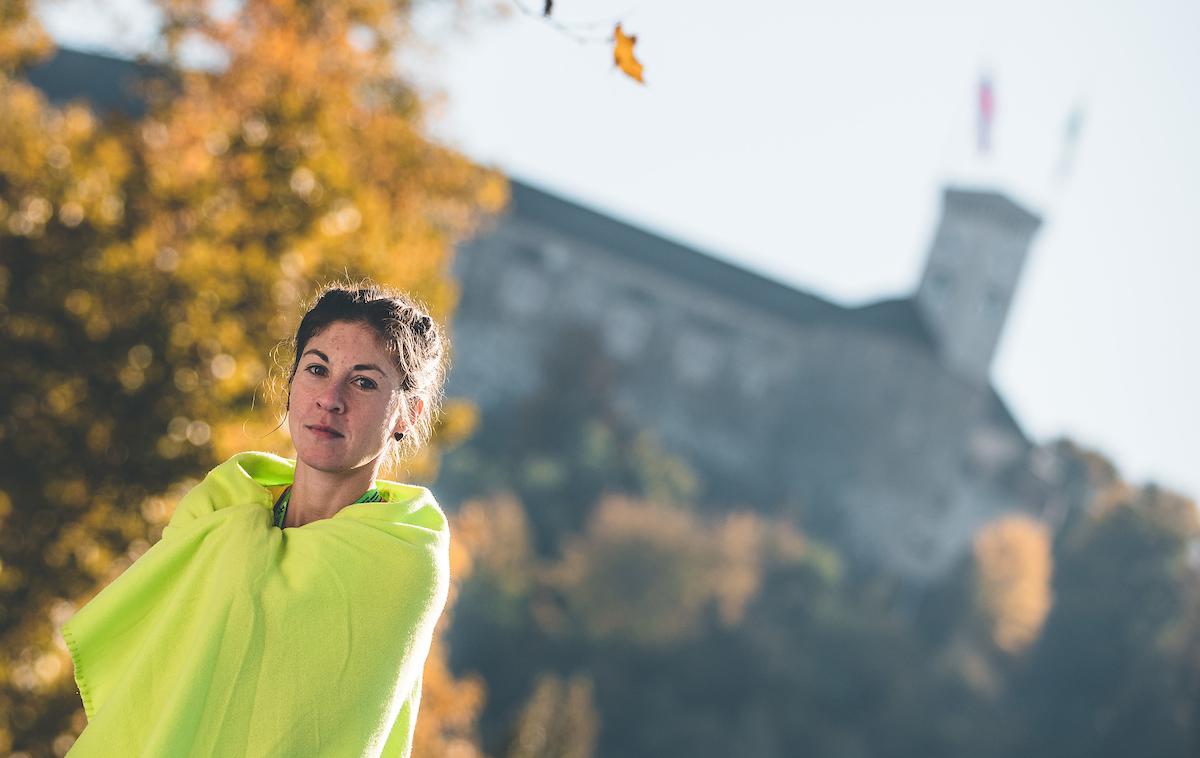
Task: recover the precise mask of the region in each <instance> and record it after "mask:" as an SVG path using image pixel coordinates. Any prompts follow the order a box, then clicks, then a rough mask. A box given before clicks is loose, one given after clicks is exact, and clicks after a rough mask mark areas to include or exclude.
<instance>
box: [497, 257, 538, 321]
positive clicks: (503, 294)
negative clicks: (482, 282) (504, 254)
mask: <svg viewBox="0 0 1200 758" xmlns="http://www.w3.org/2000/svg"><path fill="white" fill-rule="evenodd" d="M549 294H550V286H549V284H548V283H547V282H546V280H545V278H544V277H542V276H541V275H540V274H539V273H538V272H537V271H535V270H532V269H530V268H529V267H527V266H520V265H516V266H510V267H509V268H508V270H507V271H505V272H504V275H503V276H502V277H501V278H500V302H501V304H502V305H503V306H504V308H505V310H507V311H509V312H510V313H515V314H518V315H521V316H529V315H532V314H534V313H537V312H539V311H541V310H542V308H543V307H545V305H546V300H547V297H548V296H549Z"/></svg>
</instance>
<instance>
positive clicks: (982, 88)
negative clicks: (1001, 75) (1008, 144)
mask: <svg viewBox="0 0 1200 758" xmlns="http://www.w3.org/2000/svg"><path fill="white" fill-rule="evenodd" d="M995 110H996V97H995V93H994V92H993V91H992V79H991V77H990V76H988V75H987V74H986V73H985V74H983V75H981V76H980V77H979V123H978V140H979V142H978V146H979V154H980V155H983V154H985V153H987V152H990V150H991V143H992V117H993V116H994V115H995Z"/></svg>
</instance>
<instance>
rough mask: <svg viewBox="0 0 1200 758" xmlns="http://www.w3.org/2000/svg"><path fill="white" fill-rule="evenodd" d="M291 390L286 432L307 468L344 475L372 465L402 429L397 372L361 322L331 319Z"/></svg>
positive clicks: (314, 342)
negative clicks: (394, 433)
mask: <svg viewBox="0 0 1200 758" xmlns="http://www.w3.org/2000/svg"><path fill="white" fill-rule="evenodd" d="M291 392H292V394H291V403H290V405H289V407H288V430H289V431H290V432H291V435H292V444H293V445H295V447H296V458H297V460H298V461H299V462H302V463H304V464H306V465H308V466H309V467H311V468H315V469H319V470H321V471H347V470H351V469H356V468H359V467H361V466H364V465H367V464H371V463H374V461H375V460H376V459H378V458H379V457H380V456H381V455H382V454H383V453H384V451H385V450H386V449H387V445H388V438H389V437H390V436H391V435H392V433H393V432H396V431H404V429H405V426H404V425H403V424H401V423H400V399H401V391H400V376H399V373H398V371H397V370H396V367H395V366H394V365H393V364H392V359H391V357H390V356H389V355H388V353H387V351H385V350H384V349H383V348H382V347H381V346H380V345H379V341H378V336H377V335H376V332H375V330H373V329H372V328H371V327H369V326H367V325H366V324H362V323H357V322H355V323H351V322H346V321H335V322H334V323H332V324H329V325H328V326H326V327H325V328H324V329H323V330H322V331H320V332H318V333H317V334H315V335H313V336H312V337H311V338H310V339H309V340H308V344H306V345H305V346H304V352H303V353H302V354H301V356H300V361H299V363H298V364H297V366H296V375H295V376H294V377H293V378H292V385H291ZM314 427H316V428H314ZM320 427H328V428H331V429H333V430H334V432H335V433H328V432H324V431H321V430H320V429H319V428H320Z"/></svg>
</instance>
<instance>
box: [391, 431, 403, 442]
mask: <svg viewBox="0 0 1200 758" xmlns="http://www.w3.org/2000/svg"><path fill="white" fill-rule="evenodd" d="M392 436H393V437H395V438H396V441H397V442H399V441H400V440H402V439H404V432H394V433H393V434H392Z"/></svg>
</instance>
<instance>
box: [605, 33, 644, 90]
mask: <svg viewBox="0 0 1200 758" xmlns="http://www.w3.org/2000/svg"><path fill="white" fill-rule="evenodd" d="M616 39H617V44H616V46H615V47H614V48H613V60H614V61H616V64H617V65H618V66H620V67H621V70H622V71H624V72H625V73H626V74H629V75H630V76H631V77H633V78H634V79H637V80H638V81H639V82H641V83H642V84H645V83H646V82H645V80H644V79H642V64H641V63H639V62H638V59H637V58H635V57H633V45H634V43H635V42H637V35H630V36H626V35H625V32H623V31H621V25H620V24H619V23H618V24H617V29H616Z"/></svg>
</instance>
